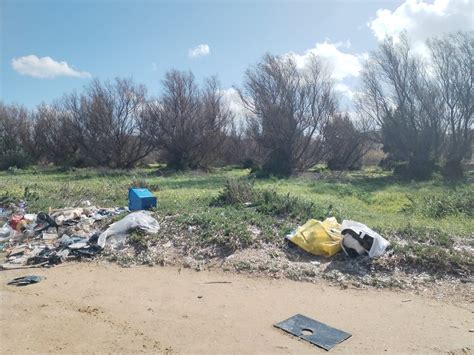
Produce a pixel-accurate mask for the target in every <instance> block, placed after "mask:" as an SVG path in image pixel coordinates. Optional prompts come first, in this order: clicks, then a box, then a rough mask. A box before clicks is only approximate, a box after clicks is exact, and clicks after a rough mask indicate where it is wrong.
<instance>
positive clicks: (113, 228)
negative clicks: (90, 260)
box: [97, 211, 160, 248]
mask: <svg viewBox="0 0 474 355" xmlns="http://www.w3.org/2000/svg"><path fill="white" fill-rule="evenodd" d="M135 228H138V229H141V230H143V231H144V232H146V233H151V234H156V233H158V231H159V230H160V225H159V224H158V221H157V220H156V219H154V218H153V217H152V216H151V215H150V212H147V211H138V212H133V213H130V214H129V215H128V216H126V217H124V218H123V219H121V220H120V221H118V222H115V223H113V224H111V225H110V227H109V228H108V229H107V230H106V231H105V232H104V233H102V234H101V235H100V236H99V240H98V241H97V244H98V245H99V246H100V247H101V248H103V247H105V243H106V241H107V238H108V237H110V236H113V235H116V234H125V233H127V232H128V231H129V230H130V229H135Z"/></svg>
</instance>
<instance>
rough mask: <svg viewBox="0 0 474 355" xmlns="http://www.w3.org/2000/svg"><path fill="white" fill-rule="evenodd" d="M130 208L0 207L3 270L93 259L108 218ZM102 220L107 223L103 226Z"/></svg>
mask: <svg viewBox="0 0 474 355" xmlns="http://www.w3.org/2000/svg"><path fill="white" fill-rule="evenodd" d="M127 212H128V208H125V207H117V208H98V207H95V206H91V204H90V203H89V202H88V201H86V202H85V203H84V206H83V207H76V208H63V209H50V210H49V211H48V212H47V213H46V212H40V213H37V214H34V213H26V204H25V203H24V202H23V201H20V203H18V204H17V205H14V204H10V205H9V206H3V207H0V251H2V252H5V253H6V262H5V263H3V264H2V265H1V268H3V269H14V268H24V267H38V266H50V265H55V264H59V263H62V262H64V261H66V260H72V259H78V258H83V257H92V256H95V255H96V254H97V253H99V252H100V251H101V249H102V248H103V245H102V246H100V245H99V244H98V240H99V237H100V235H101V229H102V228H104V224H105V225H106V224H107V223H106V222H107V219H110V218H111V217H113V216H117V215H120V214H123V213H127ZM101 221H104V222H102V223H101Z"/></svg>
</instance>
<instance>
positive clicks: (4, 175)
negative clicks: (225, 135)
mask: <svg viewBox="0 0 474 355" xmlns="http://www.w3.org/2000/svg"><path fill="white" fill-rule="evenodd" d="M248 174H249V172H248V170H243V169H231V168H221V169H216V170H215V171H213V172H211V173H201V172H188V173H177V174H172V175H167V176H159V175H158V174H157V173H156V170H155V169H153V168H141V169H136V170H132V171H116V170H115V171H110V170H98V169H76V170H71V171H66V172H61V171H58V170H54V169H39V168H37V169H29V170H13V171H8V172H0V203H1V202H2V200H3V201H7V200H8V199H10V200H18V199H25V200H26V201H27V203H28V209H29V210H30V211H31V212H38V211H46V210H47V209H48V208H49V207H51V208H60V207H65V206H74V205H78V204H80V203H81V201H84V200H89V201H90V202H91V203H92V204H94V205H97V206H104V207H109V206H124V205H126V204H127V189H128V188H129V187H132V186H144V187H148V188H149V189H150V190H152V191H153V193H154V194H155V195H156V196H157V198H158V207H157V209H156V214H157V216H158V218H159V219H160V222H164V221H166V223H163V225H164V226H165V227H164V228H162V231H161V232H160V233H159V234H158V237H157V238H160V237H164V236H165V235H166V234H169V235H177V234H183V235H184V234H187V235H190V237H191V239H190V240H189V242H190V243H194V244H196V245H199V246H202V247H206V246H213V247H217V248H220V249H221V250H222V251H223V253H224V254H229V253H232V252H233V251H235V250H236V249H239V248H246V247H258V246H259V245H260V244H262V243H283V237H284V236H285V235H286V234H287V233H288V232H290V231H291V230H292V229H294V228H295V227H297V226H298V225H300V224H302V223H304V222H305V221H306V220H307V219H309V218H324V217H328V216H335V217H337V218H338V220H339V221H340V220H342V219H352V220H356V221H359V222H362V223H364V224H366V225H368V226H369V227H371V228H373V229H374V230H376V231H378V232H379V233H380V234H382V235H384V236H386V237H387V239H389V240H390V241H391V242H392V244H393V246H394V250H395V251H396V252H398V253H400V254H402V255H403V256H404V260H407V261H408V262H409V263H410V264H413V265H419V266H422V267H423V268H427V264H426V263H429V264H430V265H431V266H433V264H436V263H437V264H438V265H441V267H442V268H444V267H445V266H446V267H447V266H449V265H452V269H459V268H463V269H465V268H466V267H467V268H472V266H473V257H472V253H470V254H469V253H468V252H467V251H463V250H464V249H462V248H461V249H459V248H457V249H456V248H454V246H455V245H458V244H462V245H463V246H466V245H467V246H468V247H471V248H472V247H474V238H473V232H472V231H473V230H474V219H473V218H472V217H473V215H472V213H473V212H472V211H473V210H474V205H473V201H474V190H473V188H472V183H471V182H464V183H457V184H445V183H444V182H443V181H442V180H436V179H435V180H432V181H427V182H403V181H399V180H396V179H395V178H393V177H392V176H391V175H390V174H388V173H386V172H383V171H380V170H365V171H361V172H350V173H343V174H335V173H330V172H323V173H307V174H303V175H301V176H298V177H293V178H290V179H282V180H277V179H274V178H268V179H261V180H260V179H259V180H249V178H248ZM229 179H230V180H229ZM458 249H459V250H458ZM471 250H472V249H471ZM439 258H443V260H439ZM436 260H438V261H436ZM430 268H431V267H430ZM435 269H436V270H438V269H439V268H435Z"/></svg>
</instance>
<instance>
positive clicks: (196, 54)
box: [188, 44, 210, 58]
mask: <svg viewBox="0 0 474 355" xmlns="http://www.w3.org/2000/svg"><path fill="white" fill-rule="evenodd" d="M209 54H210V50H209V46H208V45H207V44H200V45H198V46H196V47H194V48H191V49H189V51H188V56H189V58H200V57H204V56H206V55H209Z"/></svg>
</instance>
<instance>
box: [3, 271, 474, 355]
mask: <svg viewBox="0 0 474 355" xmlns="http://www.w3.org/2000/svg"><path fill="white" fill-rule="evenodd" d="M29 274H37V275H43V276H46V277H47V279H46V280H43V281H42V282H40V283H39V284H35V285H30V286H26V287H13V286H6V285H5V283H6V282H7V281H8V280H10V279H12V278H14V277H17V276H23V275H29ZM0 283H1V286H0V297H1V298H0V302H1V303H0V305H1V313H0V324H1V325H0V353H2V354H13V353H15V354H18V353H22V354H23V353H38V352H41V353H45V352H52V353H68V354H70V353H118V352H119V353H136V352H155V353H156V352H169V353H206V354H209V353H219V354H222V353H236V354H250V353H268V354H270V353H271V354H274V353H293V354H302V353H313V354H314V353H325V351H324V350H321V349H319V348H316V347H314V346H312V345H310V344H308V343H306V342H304V341H301V340H297V339H295V338H293V337H292V336H290V335H287V334H285V333H283V332H282V331H280V330H278V329H276V328H274V327H273V326H272V324H274V323H276V322H278V321H281V320H284V319H286V318H288V317H290V316H292V315H294V314H296V313H301V314H304V315H307V316H309V317H312V318H315V319H318V320H319V321H322V322H325V323H327V324H329V325H331V326H334V327H337V328H340V329H342V330H344V331H347V332H349V333H352V334H353V336H352V338H350V339H349V340H347V341H345V342H344V343H342V344H339V345H338V346H336V347H335V348H334V349H333V350H332V351H331V352H332V353H351V354H369V353H374V354H381V353H438V352H448V351H453V352H455V353H466V352H467V353H470V352H472V351H473V350H472V349H474V333H470V332H469V329H472V328H474V322H473V315H474V313H473V305H472V303H471V304H460V305H453V304H451V303H449V302H439V301H435V300H432V299H428V298H422V297H420V296H414V295H411V294H407V293H398V292H393V291H376V290H353V289H346V290H340V289H337V288H335V287H330V286H327V285H324V284H310V283H298V282H293V281H288V280H266V279H256V278H249V277H244V276H239V275H232V274H224V273H222V274H221V273H215V272H196V271H190V270H187V269H183V270H178V269H174V268H167V267H166V268H162V267H153V268H150V267H135V268H130V269H125V268H120V267H118V266H116V265H113V264H107V263H105V264H103V263H101V264H96V263H70V264H63V265H60V266H58V267H55V268H52V269H37V270H15V271H3V272H0Z"/></svg>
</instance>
